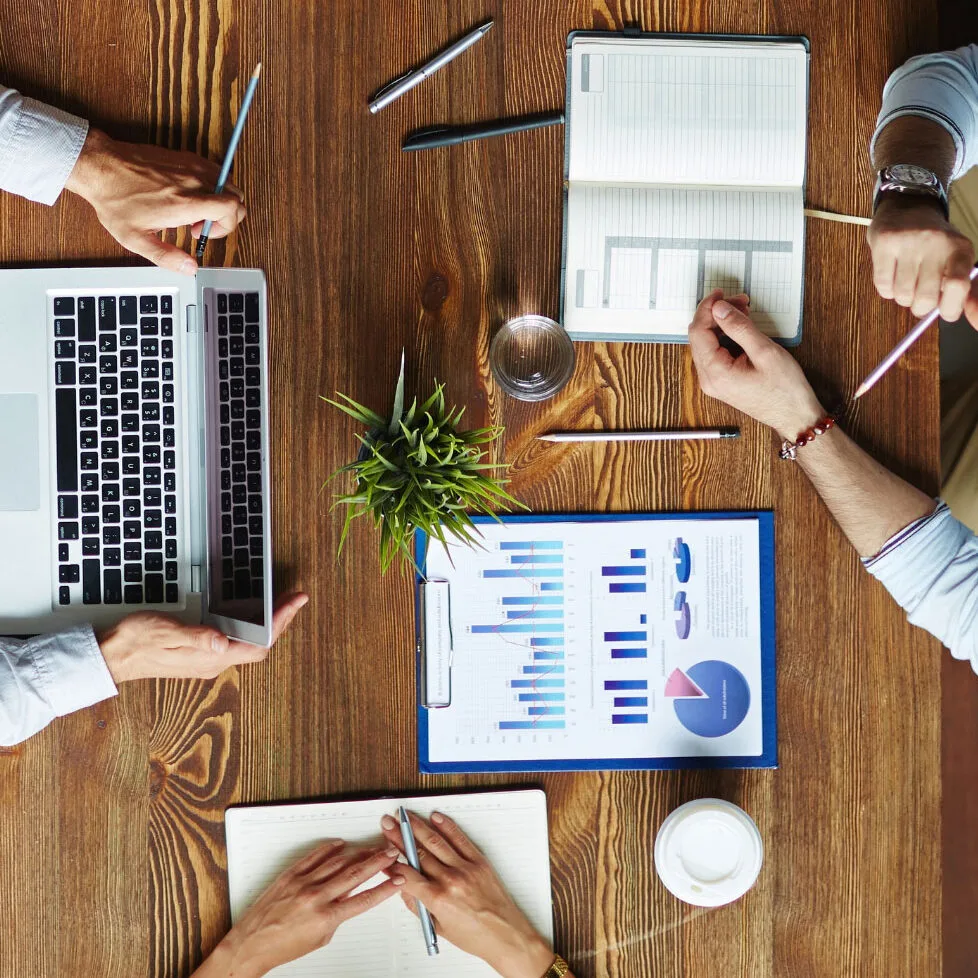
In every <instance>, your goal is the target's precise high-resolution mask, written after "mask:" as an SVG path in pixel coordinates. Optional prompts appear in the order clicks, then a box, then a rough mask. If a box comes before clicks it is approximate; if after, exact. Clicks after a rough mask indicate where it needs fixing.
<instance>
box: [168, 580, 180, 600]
mask: <svg viewBox="0 0 978 978" xmlns="http://www.w3.org/2000/svg"><path fill="white" fill-rule="evenodd" d="M179 600H180V587H179V585H177V584H167V586H166V603H167V604H176V603H177V602H178V601H179Z"/></svg>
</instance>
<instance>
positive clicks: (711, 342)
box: [689, 289, 732, 369]
mask: <svg viewBox="0 0 978 978" xmlns="http://www.w3.org/2000/svg"><path fill="white" fill-rule="evenodd" d="M720 295H722V293H721V292H720V290H719V289H717V290H715V291H713V292H711V293H710V294H709V295H708V296H707V297H706V298H705V299H704V300H703V301H702V302H701V303H700V304H699V305H698V306H697V307H696V312H695V313H694V314H693V321H692V322H691V323H690V324H689V352H690V353H691V354H692V355H693V360H694V362H695V363H696V365H697V366H698V367H700V368H701V369H703V368H706V367H709V366H710V364H711V363H713V362H714V361H715V360H716V359H718V358H719V359H721V360H726V361H729V360H731V359H732V358H731V356H730V353H729V351H727V350H725V349H723V347H722V346H720V340H719V338H718V337H717V334H716V332H715V329H716V322H715V321H714V319H713V303H714V302H716V300H717V298H718V297H719V296H720Z"/></svg>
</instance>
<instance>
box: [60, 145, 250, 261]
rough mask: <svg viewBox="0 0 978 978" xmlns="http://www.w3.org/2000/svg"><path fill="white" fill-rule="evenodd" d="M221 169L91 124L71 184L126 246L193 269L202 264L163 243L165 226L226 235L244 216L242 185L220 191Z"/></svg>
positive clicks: (139, 252)
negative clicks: (207, 224) (124, 138)
mask: <svg viewBox="0 0 978 978" xmlns="http://www.w3.org/2000/svg"><path fill="white" fill-rule="evenodd" d="M219 173H220V167H219V166H218V165H217V164H216V163H212V162H211V161H210V160H205V159H204V158H203V157H201V156H198V155H197V154H196V153H187V152H182V151H177V150H172V149H164V148H163V147H162V146H149V145H146V146H141V145H137V144H135V143H122V142H118V141H116V140H114V139H111V138H110V137H109V136H106V135H105V133H103V132H100V131H99V130H97V129H90V130H89V133H88V137H87V138H86V140H85V145H84V147H83V148H82V151H81V155H80V156H79V157H78V160H77V162H76V163H75V168H74V169H73V170H72V171H71V175H70V176H69V178H68V181H67V183H66V184H65V187H66V188H67V189H68V190H70V191H72V192H73V193H76V194H78V195H79V196H80V197H84V198H85V200H87V201H88V202H89V203H90V204H91V205H92V207H94V208H95V213H96V215H97V216H98V219H99V221H100V222H101V223H102V226H103V227H104V228H105V229H106V231H108V232H109V234H111V235H112V237H113V238H115V239H116V241H118V242H119V244H121V245H122V246H123V247H124V248H127V249H128V250H129V251H132V252H134V253H135V254H137V255H142V257H143V258H148V259H149V260H150V261H151V262H153V264H154V265H159V266H160V267H161V268H166V269H169V270H170V271H172V272H181V273H183V274H184V275H193V274H194V273H195V272H196V271H197V262H196V261H195V260H194V259H193V258H192V257H191V256H190V255H188V254H187V253H186V252H185V251H181V250H180V249H179V248H177V247H176V246H174V245H171V244H168V243H167V242H165V241H163V240H162V239H161V238H160V236H159V232H160V231H163V230H166V229H167V228H176V227H183V226H184V225H187V224H189V225H191V233H192V234H193V236H194V237H195V238H196V237H198V236H199V235H200V231H201V228H202V227H203V226H204V221H205V220H210V221H213V222H214V224H213V227H212V228H211V231H210V237H212V238H223V237H224V236H225V235H227V234H229V233H230V232H231V231H233V230H234V229H235V228H236V227H237V226H238V224H240V223H241V222H242V221H243V220H244V217H245V207H244V204H243V203H242V202H241V191H240V190H238V189H237V188H236V187H233V186H232V185H231V184H228V185H227V187H226V189H225V191H224V193H222V194H215V193H214V187H215V186H216V185H217V177H218V174H219Z"/></svg>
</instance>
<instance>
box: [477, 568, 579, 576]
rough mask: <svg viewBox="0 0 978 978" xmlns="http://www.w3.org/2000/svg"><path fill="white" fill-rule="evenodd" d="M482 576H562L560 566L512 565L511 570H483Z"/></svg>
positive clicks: (562, 570) (562, 571)
mask: <svg viewBox="0 0 978 978" xmlns="http://www.w3.org/2000/svg"><path fill="white" fill-rule="evenodd" d="M482 576H483V577H563V576H564V569H563V568H562V567H514V568H513V569H512V570H484V571H483V572H482Z"/></svg>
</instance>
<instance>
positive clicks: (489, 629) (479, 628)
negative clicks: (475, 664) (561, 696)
mask: <svg viewBox="0 0 978 978" xmlns="http://www.w3.org/2000/svg"><path fill="white" fill-rule="evenodd" d="M563 630H564V626H563V625H473V626H472V634H473V635H491V634H493V633H494V632H503V633H505V632H562V631H563ZM642 638H645V635H644V634H643V636H642ZM561 644H563V643H561Z"/></svg>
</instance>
